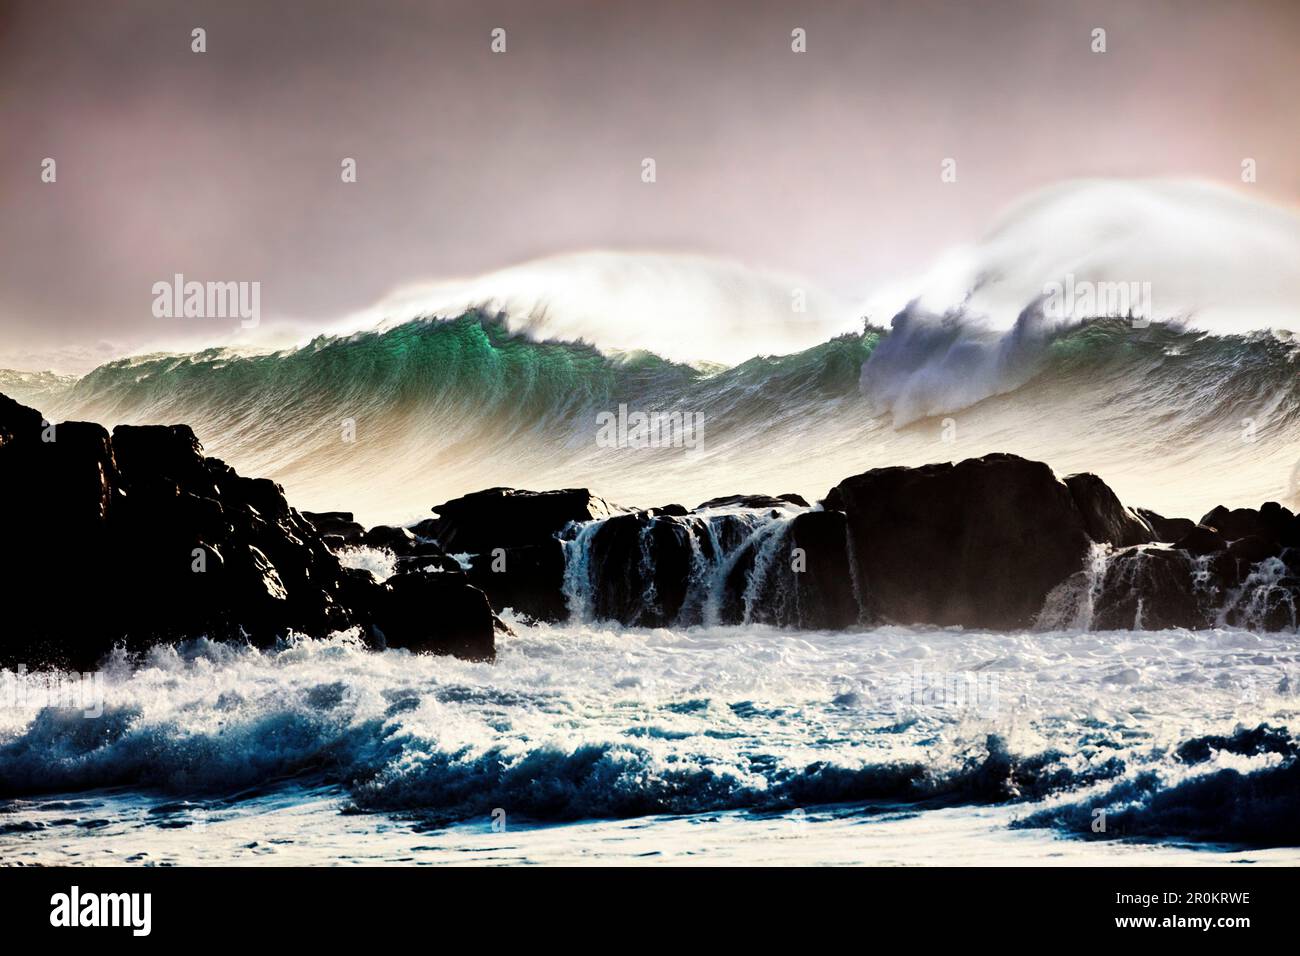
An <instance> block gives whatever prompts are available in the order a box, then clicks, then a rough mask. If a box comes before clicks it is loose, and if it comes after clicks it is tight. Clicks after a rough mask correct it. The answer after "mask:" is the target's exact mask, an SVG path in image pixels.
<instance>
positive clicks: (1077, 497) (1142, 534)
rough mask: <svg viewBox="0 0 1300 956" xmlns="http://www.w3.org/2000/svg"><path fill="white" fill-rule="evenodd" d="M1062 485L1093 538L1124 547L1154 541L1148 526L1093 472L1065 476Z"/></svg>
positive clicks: (1152, 533) (1153, 533)
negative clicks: (1063, 484)
mask: <svg viewBox="0 0 1300 956" xmlns="http://www.w3.org/2000/svg"><path fill="white" fill-rule="evenodd" d="M1065 485H1066V487H1067V488H1069V489H1070V494H1071V495H1073V496H1074V503H1075V504H1076V505H1077V506H1078V508H1079V513H1080V514H1082V515H1083V523H1084V527H1085V528H1086V529H1087V531H1088V536H1089V537H1090V538H1092V540H1093V541H1097V542H1101V543H1104V544H1113V545H1115V547H1117V548H1127V547H1131V546H1133V545H1136V544H1150V543H1151V542H1152V541H1154V540H1155V532H1154V531H1152V529H1151V526H1150V525H1148V524H1147V523H1146V521H1144V520H1143V519H1142V518H1141V517H1139V516H1138V515H1136V514H1134V513H1133V512H1132V511H1129V510H1128V509H1127V508H1125V507H1124V506H1123V505H1122V504H1120V500H1119V498H1117V497H1116V496H1115V492H1113V491H1111V490H1110V488H1109V487H1108V486H1107V485H1106V483H1105V482H1104V481H1102V480H1101V479H1100V478H1098V477H1097V476H1096V475H1093V474H1089V473H1087V472H1084V473H1082V474H1078V475H1069V476H1068V477H1067V478H1066V479H1065Z"/></svg>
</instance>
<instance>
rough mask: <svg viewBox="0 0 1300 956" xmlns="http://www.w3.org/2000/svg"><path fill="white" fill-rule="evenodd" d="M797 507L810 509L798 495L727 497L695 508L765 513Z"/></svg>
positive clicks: (710, 500) (712, 499)
mask: <svg viewBox="0 0 1300 956" xmlns="http://www.w3.org/2000/svg"><path fill="white" fill-rule="evenodd" d="M790 505H796V506H798V507H800V508H807V507H809V505H808V502H806V501H804V499H803V498H801V497H799V496H798V495H778V496H777V497H775V498H773V497H772V496H771V495H727V496H726V497H723V498H710V499H709V500H708V501H705V502H701V503H700V504H698V505H696V506H695V510H696V511H708V510H710V509H713V508H745V509H747V510H750V511H765V510H767V509H769V508H787V507H789V506H790Z"/></svg>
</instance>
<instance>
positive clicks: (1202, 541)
mask: <svg viewBox="0 0 1300 956" xmlns="http://www.w3.org/2000/svg"><path fill="white" fill-rule="evenodd" d="M1174 547H1175V548H1177V549H1178V550H1180V551H1186V552H1187V553H1188V554H1191V555H1194V556H1196V557H1202V556H1204V555H1207V554H1214V553H1216V552H1218V551H1226V550H1227V549H1228V542H1227V540H1226V539H1225V538H1224V536H1223V535H1221V534H1219V533H1218V532H1217V531H1215V530H1214V529H1213V528H1207V527H1206V526H1205V525H1197V526H1196V527H1195V528H1193V529H1192V530H1191V531H1189V532H1187V534H1185V535H1183V536H1182V537H1181V538H1179V539H1178V540H1177V541H1175V542H1174Z"/></svg>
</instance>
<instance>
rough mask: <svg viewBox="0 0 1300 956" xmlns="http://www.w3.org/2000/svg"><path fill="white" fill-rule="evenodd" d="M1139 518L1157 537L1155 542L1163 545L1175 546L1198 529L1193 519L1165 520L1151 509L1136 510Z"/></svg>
mask: <svg viewBox="0 0 1300 956" xmlns="http://www.w3.org/2000/svg"><path fill="white" fill-rule="evenodd" d="M1134 510H1135V511H1136V512H1137V514H1138V517H1140V518H1141V519H1142V520H1143V521H1145V522H1146V523H1147V524H1148V525H1149V526H1150V527H1151V531H1152V533H1153V534H1154V535H1155V540H1156V541H1159V542H1161V543H1162V544H1173V543H1174V542H1175V541H1177V540H1178V539H1179V538H1181V537H1183V536H1184V535H1186V534H1187V533H1188V532H1190V531H1191V530H1192V529H1193V528H1195V527H1196V522H1195V521H1193V520H1192V519H1191V518H1165V517H1162V516H1161V515H1158V514H1156V513H1155V512H1154V511H1151V510H1150V509H1149V508H1135V509H1134Z"/></svg>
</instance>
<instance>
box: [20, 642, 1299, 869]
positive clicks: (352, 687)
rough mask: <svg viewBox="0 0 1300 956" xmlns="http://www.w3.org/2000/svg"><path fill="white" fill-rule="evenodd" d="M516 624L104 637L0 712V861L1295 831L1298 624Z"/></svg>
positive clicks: (877, 853) (1234, 845)
mask: <svg viewBox="0 0 1300 956" xmlns="http://www.w3.org/2000/svg"><path fill="white" fill-rule="evenodd" d="M515 628H516V631H517V634H516V636H514V637H510V638H506V639H503V640H502V641H501V642H500V650H499V660H498V662H497V663H496V664H495V665H492V664H472V663H465V662H461V661H457V660H454V659H450V658H430V657H415V656H411V655H409V654H407V653H406V652H402V651H388V652H385V653H381V654H375V653H371V652H367V651H364V650H362V649H361V647H360V646H359V644H358V643H357V642H355V641H354V640H352V639H349V638H348V637H347V636H346V635H338V636H336V637H335V638H332V639H329V640H319V641H316V640H303V641H300V642H296V643H292V644H289V645H286V646H284V647H282V648H280V649H277V650H274V651H266V652H262V651H257V650H254V649H249V648H235V647H228V646H217V645H213V644H210V643H207V642H204V641H198V642H195V643H191V644H188V645H185V646H183V647H181V648H179V649H173V648H169V649H158V650H155V651H154V652H152V653H151V654H150V655H149V656H148V657H146V658H144V659H143V660H139V661H135V662H128V661H126V660H118V661H114V662H111V663H110V665H109V667H108V669H107V672H106V674H105V683H104V687H103V700H104V712H103V715H102V716H101V717H99V718H97V719H89V718H87V717H86V716H84V714H83V713H82V712H81V711H79V710H75V709H71V708H69V707H62V708H59V707H45V706H42V705H41V703H40V702H39V701H33V702H31V703H30V704H28V705H26V706H18V707H15V706H8V707H5V708H3V709H0V721H2V723H0V741H3V742H2V743H0V788H2V789H0V859H3V860H4V861H5V862H8V863H16V864H24V863H27V864H32V863H51V864H52V863H74V864H97V863H98V864H104V863H123V862H128V863H140V864H156V865H167V864H186V863H238V862H259V861H261V862H275V863H286V864H287V863H346V864H357V863H380V862H402V863H408V862H409V863H423V864H457V863H485V862H486V863H514V862H532V863H540V862H566V863H599V862H619V863H646V862H674V863H683V864H686V863H704V864H709V863H806V862H827V863H882V864H891V863H932V864H965V863H986V864H1003V863H1043V864H1052V863H1091V862H1115V863H1124V864H1144V863H1157V862H1174V863H1190V864H1198V863H1225V862H1254V863H1289V864H1294V863H1295V862H1297V861H1298V860H1300V851H1297V850H1296V849H1295V846H1296V845H1297V844H1298V843H1300V833H1298V832H1297V825H1296V819H1297V793H1300V786H1297V772H1298V767H1300V765H1298V764H1297V760H1298V759H1300V757H1298V756H1297V741H1296V740H1295V739H1294V738H1292V737H1291V735H1290V734H1289V733H1288V732H1287V731H1286V730H1284V729H1279V728H1285V727H1287V726H1292V727H1294V726H1296V725H1297V720H1298V718H1300V698H1298V697H1297V695H1296V688H1297V680H1300V639H1298V638H1297V636H1296V635H1295V634H1254V633H1249V632H1244V631H1232V630H1216V631H1209V632H1201V633H1190V632H1159V633H1151V632H1133V633H1131V632H1101V633H1086V632H1075V633H1066V632H1035V633H1030V632H1025V633H1011V634H997V633H987V632H963V631H961V630H920V629H908V628H881V629H874V630H866V631H860V632H851V633H793V632H782V631H778V630H771V629H766V628H761V627H733V628H698V629H690V630H684V631H674V630H655V631H624V630H618V629H605V628H602V627H599V626H591V625H587V626H581V627H577V626H575V627H558V628H552V627H532V626H528V625H524V624H522V623H519V622H515ZM26 679H27V680H28V681H32V680H34V678H32V677H28V678H26ZM11 687H12V685H11ZM1098 811H1104V823H1105V830H1104V831H1103V832H1095V831H1094V827H1095V825H1096V821H1097V820H1098V819H1100V817H1099V816H1098Z"/></svg>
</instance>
